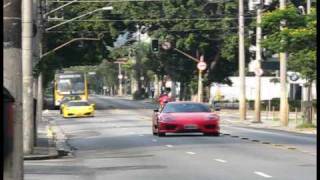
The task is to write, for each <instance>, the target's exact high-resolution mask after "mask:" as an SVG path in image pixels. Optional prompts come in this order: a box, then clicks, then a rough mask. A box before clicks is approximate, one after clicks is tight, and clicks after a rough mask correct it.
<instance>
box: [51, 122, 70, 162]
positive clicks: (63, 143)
mask: <svg viewBox="0 0 320 180" xmlns="http://www.w3.org/2000/svg"><path fill="white" fill-rule="evenodd" d="M48 129H50V130H51V131H52V132H53V133H52V134H53V139H54V143H55V145H56V150H57V152H58V155H59V156H68V155H70V154H71V153H72V149H71V147H70V146H69V145H68V142H67V141H68V138H67V137H66V136H65V133H64V132H63V130H62V129H61V128H60V127H59V126H57V125H56V123H55V122H54V121H49V127H48Z"/></svg>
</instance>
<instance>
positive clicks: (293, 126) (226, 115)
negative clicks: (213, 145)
mask: <svg viewBox="0 0 320 180" xmlns="http://www.w3.org/2000/svg"><path fill="white" fill-rule="evenodd" d="M217 114H219V115H220V117H221V121H222V123H225V124H233V125H240V126H247V127H252V128H260V129H275V130H282V131H289V132H296V133H304V134H317V129H316V128H297V126H298V125H300V124H301V123H302V121H301V119H299V118H300V116H298V119H297V121H296V117H295V116H296V115H295V113H292V112H291V113H290V115H289V124H288V126H287V127H285V126H282V125H281V123H280V120H279V118H278V117H279V116H278V112H275V114H274V115H273V116H272V114H271V112H270V113H269V114H268V113H267V112H265V111H264V112H261V123H255V122H254V111H252V110H249V111H247V116H246V120H245V121H240V120H239V111H238V110H231V109H222V110H221V111H217ZM315 123H316V121H315Z"/></svg>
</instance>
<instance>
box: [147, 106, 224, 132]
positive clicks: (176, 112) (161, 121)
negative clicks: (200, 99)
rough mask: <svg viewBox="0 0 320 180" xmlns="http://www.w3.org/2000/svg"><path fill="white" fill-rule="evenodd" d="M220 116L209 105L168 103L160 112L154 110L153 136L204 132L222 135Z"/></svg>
mask: <svg viewBox="0 0 320 180" xmlns="http://www.w3.org/2000/svg"><path fill="white" fill-rule="evenodd" d="M219 120H220V119H219V116H218V115H216V114H215V113H213V112H211V109H210V107H209V106H208V105H206V104H203V103H196V102H168V103H167V104H166V105H165V106H164V107H163V108H162V109H160V111H159V110H158V109H155V110H154V115H153V120H152V132H153V135H158V136H165V135H166V133H184V132H202V133H204V135H213V136H219V135H220V126H219Z"/></svg>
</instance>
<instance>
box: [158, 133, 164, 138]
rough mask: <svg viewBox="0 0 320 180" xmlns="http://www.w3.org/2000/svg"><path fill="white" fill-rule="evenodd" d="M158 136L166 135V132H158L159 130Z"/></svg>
mask: <svg viewBox="0 0 320 180" xmlns="http://www.w3.org/2000/svg"><path fill="white" fill-rule="evenodd" d="M158 136H159V137H164V136H166V133H159V132H158Z"/></svg>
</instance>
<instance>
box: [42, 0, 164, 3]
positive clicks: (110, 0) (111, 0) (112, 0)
mask: <svg viewBox="0 0 320 180" xmlns="http://www.w3.org/2000/svg"><path fill="white" fill-rule="evenodd" d="M161 1H163V0H100V1H94V0H82V1H77V2H78V3H101V2H111V3H112V2H161ZM59 2H60V3H68V2H71V1H70V0H69V1H59V0H57V1H48V3H59Z"/></svg>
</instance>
